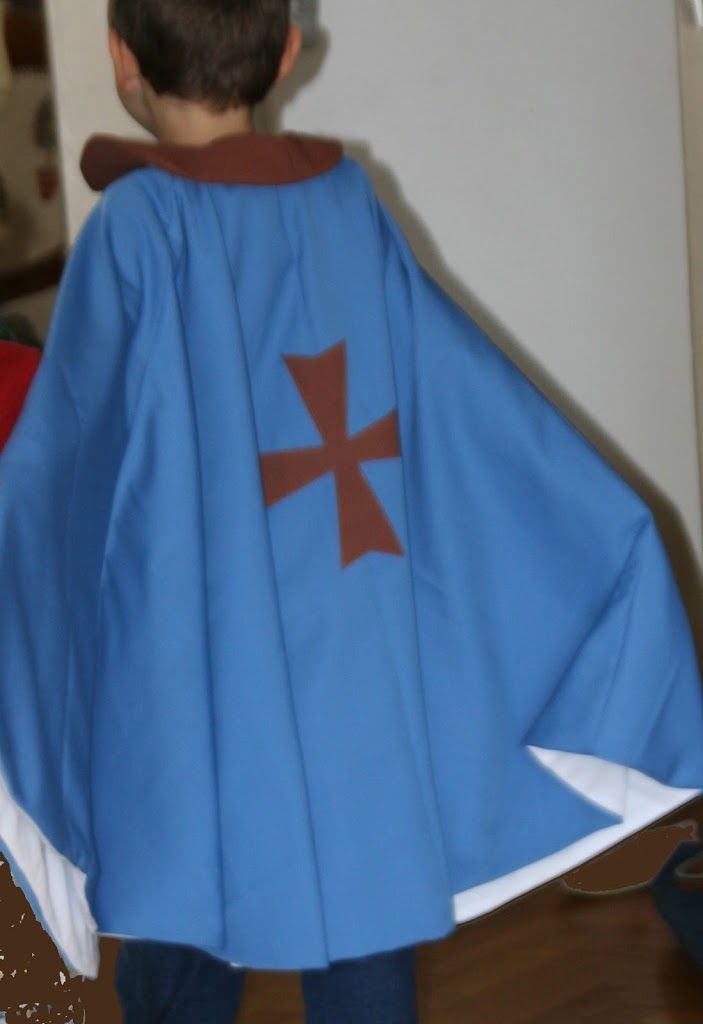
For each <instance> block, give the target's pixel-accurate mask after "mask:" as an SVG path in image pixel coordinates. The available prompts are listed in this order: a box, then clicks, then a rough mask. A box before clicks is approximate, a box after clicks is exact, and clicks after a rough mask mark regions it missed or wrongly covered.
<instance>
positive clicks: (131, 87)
mask: <svg viewBox="0 0 703 1024" xmlns="http://www.w3.org/2000/svg"><path fill="white" fill-rule="evenodd" d="M107 42H108V46H109V48H110V56H111V58H112V66H113V67H114V69H115V84H116V85H117V91H118V92H119V93H120V95H123V94H128V93H131V92H135V91H136V90H137V89H141V86H142V80H141V74H140V69H139V62H138V61H137V58H136V57H135V56H134V54H133V53H132V51H131V50H130V48H129V47H128V46H127V44H126V43H125V41H124V39H122V38H121V37H120V36H118V34H117V32H115V30H114V28H110V29H108V34H107Z"/></svg>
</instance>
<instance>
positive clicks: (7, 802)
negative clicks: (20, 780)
mask: <svg viewBox="0 0 703 1024" xmlns="http://www.w3.org/2000/svg"><path fill="white" fill-rule="evenodd" d="M0 844H2V846H3V847H4V849H6V850H7V853H8V856H9V857H10V858H11V862H10V868H13V867H16V868H17V870H18V871H20V872H21V873H22V875H23V876H24V879H25V880H26V882H27V884H28V885H29V886H30V888H31V890H32V894H33V896H34V899H35V901H36V905H37V907H38V908H39V912H40V913H41V915H42V917H43V921H41V924H42V925H43V926H44V928H45V930H46V931H47V932H48V934H49V936H50V937H51V939H52V941H53V942H54V945H55V946H57V948H58V950H59V952H60V953H61V955H62V956H63V957H64V959H65V960H66V965H67V966H68V967H69V968H70V969H71V970H74V971H77V972H78V973H79V974H83V975H85V977H86V978H97V976H98V969H99V966H100V948H99V943H98V926H97V924H96V922H95V920H94V918H93V915H92V913H91V911H90V906H89V904H88V899H87V897H86V892H85V885H86V880H87V877H86V874H85V872H83V871H81V870H80V868H78V867H76V865H75V864H72V863H71V861H70V860H68V859H67V858H66V857H64V856H63V854H62V853H59V851H58V850H57V849H56V847H54V846H52V844H51V843H50V842H49V840H48V839H47V838H46V836H45V835H44V833H43V832H42V831H41V829H40V828H39V827H38V826H37V825H36V823H35V822H34V821H33V820H32V818H30V816H29V815H28V814H27V812H26V811H24V810H22V808H21V807H20V806H19V805H18V804H17V803H16V802H15V800H14V799H13V798H12V796H11V795H10V792H9V790H8V788H7V786H6V784H5V781H4V779H3V778H2V775H1V774H0ZM16 881H17V882H18V883H19V882H20V879H16ZM25 895H27V893H25ZM30 902H31V901H30Z"/></svg>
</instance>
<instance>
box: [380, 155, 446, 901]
mask: <svg viewBox="0 0 703 1024" xmlns="http://www.w3.org/2000/svg"><path fill="white" fill-rule="evenodd" d="M362 176H363V177H364V178H365V172H364V171H363V168H362ZM366 181H368V179H366ZM366 181H364V185H365V189H364V191H365V192H366V195H367V199H368V200H369V204H370V207H371V212H372V216H373V218H374V221H375V222H376V226H377V229H379V232H380V234H381V235H383V228H384V226H386V210H385V208H384V207H383V205H382V204H381V202H380V201H379V200H378V199H377V198H376V197H375V195H374V194H373V192H370V191H369V189H368V188H367V187H366ZM387 230H388V233H389V235H390V236H393V234H394V233H393V231H392V229H390V228H389V227H387ZM398 249H399V265H400V269H401V272H402V274H403V276H404V278H405V281H406V285H407V291H408V298H409V308H410V323H411V325H412V329H413V337H412V338H411V339H410V344H411V346H412V353H413V360H412V365H413V371H414V373H413V385H414V383H415V373H416V371H417V367H416V361H415V350H416V347H417V346H416V343H415V337H414V331H415V322H416V320H415V295H414V290H413V282H412V279H411V275H410V271H409V269H408V267H407V265H406V262H405V259H404V258H403V256H404V253H403V251H402V249H401V248H400V247H398ZM381 251H382V252H383V253H385V252H386V246H384V245H382V248H381ZM410 255H411V257H412V258H414V257H413V254H412V251H410ZM382 272H383V309H384V314H385V324H386V335H387V338H388V343H389V346H390V363H391V372H392V375H393V386H394V389H395V394H396V407H397V410H398V434H399V436H400V437H401V451H403V453H404V451H405V448H404V444H403V437H402V431H401V424H402V420H401V402H400V392H399V389H398V383H397V373H396V363H395V355H394V346H393V331H392V328H391V318H390V311H389V308H388V282H387V272H388V266H387V259H384V260H383V262H382ZM415 394H416V388H415V387H414V386H413V391H412V399H411V401H412V402H413V403H414V400H415ZM411 422H412V417H411ZM401 477H402V481H403V510H404V518H405V535H406V554H407V564H408V566H410V567H411V568H410V570H409V576H410V580H409V582H410V600H411V603H412V608H413V621H414V625H415V644H414V647H415V653H416V657H417V664H418V676H419V687H418V689H419V693H420V701H421V704H422V716H423V722H424V733H425V742H426V744H427V750H428V753H429V765H428V771H429V775H430V778H431V781H432V788H433V792H434V799H435V809H436V812H437V813H436V823H437V825H438V828H439V838H440V841H441V845H440V846H439V847H437V841H436V837H433V838H434V844H435V848H436V849H437V853H438V855H439V858H440V860H441V862H442V865H443V866H444V871H445V875H446V879H447V890H448V892H449V893H450V894H451V892H452V882H451V871H450V864H449V855H448V852H447V848H446V846H445V844H444V837H443V833H442V828H441V803H440V795H439V786H438V784H437V776H436V771H435V764H436V758H435V755H434V752H433V750H432V742H431V739H430V726H429V715H428V713H427V699H426V696H425V674H424V667H423V657H422V645H421V642H420V625H419V615H418V610H417V594H416V585H415V578H414V572H413V570H412V566H413V565H414V564H415V562H414V555H413V548H414V544H413V538H412V533H411V527H410V521H411V519H410V507H409V504H408V476H407V466H406V461H405V458H404V457H403V456H401Z"/></svg>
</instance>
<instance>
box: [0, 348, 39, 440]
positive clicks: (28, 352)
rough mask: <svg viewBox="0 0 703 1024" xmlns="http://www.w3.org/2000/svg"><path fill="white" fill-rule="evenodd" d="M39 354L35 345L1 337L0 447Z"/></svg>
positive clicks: (24, 395) (16, 416)
mask: <svg viewBox="0 0 703 1024" xmlns="http://www.w3.org/2000/svg"><path fill="white" fill-rule="evenodd" d="M41 357H42V353H41V350H40V349H38V348H32V347H31V346H29V345H21V344H20V343H19V342H17V341H3V340H0V451H1V450H2V449H3V447H4V446H5V443H6V441H7V439H8V438H9V436H10V434H11V433H12V429H13V427H14V425H15V423H16V422H17V419H18V417H19V414H20V412H21V411H22V406H23V405H24V400H25V398H26V396H27V392H28V391H29V386H30V384H31V383H32V379H33V377H34V374H35V373H36V370H37V367H38V365H39V361H40V359H41Z"/></svg>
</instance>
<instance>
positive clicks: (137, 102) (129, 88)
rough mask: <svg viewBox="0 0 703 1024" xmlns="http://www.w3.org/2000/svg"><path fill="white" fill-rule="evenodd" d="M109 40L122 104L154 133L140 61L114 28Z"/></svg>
mask: <svg viewBox="0 0 703 1024" xmlns="http://www.w3.org/2000/svg"><path fill="white" fill-rule="evenodd" d="M107 42H108V47H109V49H110V56H111V58H112V65H113V67H114V69H115V86H116V88H117V95H118V96H119V98H120V101H121V103H122V106H123V107H124V108H125V110H126V111H127V113H128V114H129V115H130V116H131V117H133V118H134V120H135V121H136V122H137V124H140V125H141V126H142V128H146V130H147V131H149V132H151V133H152V134H154V131H155V124H154V115H153V112H152V110H151V108H150V106H149V102H148V99H147V97H146V95H145V92H146V87H145V83H144V80H143V78H142V74H141V68H140V67H139V61H138V60H137V58H136V57H135V56H134V54H133V53H132V51H131V50H130V48H129V47H128V46H127V44H126V43H125V41H124V39H122V38H121V37H120V36H119V35H118V34H117V32H115V30H114V29H113V28H110V29H109V30H108V36H107Z"/></svg>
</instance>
